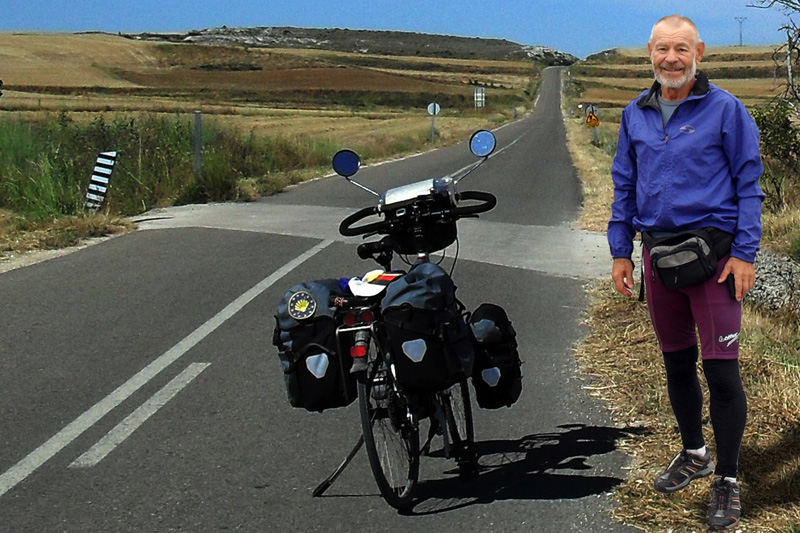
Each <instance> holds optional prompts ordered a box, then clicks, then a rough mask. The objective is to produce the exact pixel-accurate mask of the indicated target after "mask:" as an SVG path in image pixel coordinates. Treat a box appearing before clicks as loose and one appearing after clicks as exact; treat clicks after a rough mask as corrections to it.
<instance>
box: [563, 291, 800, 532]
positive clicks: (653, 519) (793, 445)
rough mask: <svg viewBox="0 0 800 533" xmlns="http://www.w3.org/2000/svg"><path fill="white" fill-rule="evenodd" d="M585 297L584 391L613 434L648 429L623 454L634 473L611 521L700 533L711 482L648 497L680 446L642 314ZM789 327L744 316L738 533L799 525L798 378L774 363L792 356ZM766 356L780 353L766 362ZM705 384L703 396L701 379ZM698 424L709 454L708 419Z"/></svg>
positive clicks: (618, 302) (597, 296) (604, 294)
mask: <svg viewBox="0 0 800 533" xmlns="http://www.w3.org/2000/svg"><path fill="white" fill-rule="evenodd" d="M590 297H591V302H592V304H591V306H590V310H589V314H588V316H587V318H586V324H587V326H588V327H589V330H590V332H591V333H590V334H589V335H588V337H587V338H586V339H585V340H584V342H583V343H582V344H581V345H580V346H579V347H578V349H577V357H578V360H579V362H580V363H581V365H582V368H583V370H584V373H585V374H586V375H587V376H588V379H589V380H590V382H591V384H590V386H589V387H587V388H589V389H590V390H591V391H592V392H593V394H595V395H596V396H598V397H600V398H602V399H603V400H604V401H605V402H606V403H607V404H608V405H609V408H610V410H611V412H612V416H613V417H614V419H615V421H616V422H617V423H618V424H620V425H621V426H635V427H640V428H644V429H646V433H645V434H643V435H641V436H635V437H631V438H630V439H628V440H627V441H625V442H623V443H621V445H620V446H621V448H622V449H623V450H624V451H625V452H626V453H627V454H628V455H630V456H631V458H632V465H631V467H630V473H629V475H628V478H627V479H626V481H625V482H624V483H623V485H622V486H621V487H620V489H619V490H618V492H617V494H616V499H617V502H618V508H617V509H616V510H615V515H616V516H617V518H619V519H621V520H622V521H624V522H626V523H629V524H632V525H635V526H637V527H641V528H643V529H645V530H646V531H665V530H673V531H692V530H697V529H698V528H699V526H700V525H702V524H703V523H704V520H705V511H706V509H707V507H708V498H709V487H708V483H707V482H705V481H701V482H696V483H693V484H692V485H690V486H689V487H688V488H687V489H685V490H683V491H681V492H680V493H677V494H674V495H670V496H664V495H661V494H659V493H656V492H655V491H654V490H653V488H652V482H653V479H654V478H655V476H657V475H658V474H659V473H661V471H662V470H663V469H664V467H665V465H666V464H667V463H668V462H669V460H670V459H671V458H672V455H673V454H674V453H675V451H676V450H678V449H680V446H681V444H680V436H679V434H678V431H677V427H676V426H675V421H674V418H673V416H672V412H671V410H670V407H669V401H668V399H667V398H666V394H665V390H666V382H665V379H664V371H663V365H662V361H661V357H660V352H659V351H658V348H657V344H656V339H655V335H654V333H653V331H652V328H651V326H650V321H649V317H648V314H647V306H646V305H645V304H643V303H639V302H638V301H636V300H628V299H624V298H622V297H620V296H618V295H616V294H615V293H614V291H613V288H611V285H610V283H608V282H601V283H599V284H597V285H596V286H595V287H593V288H592V290H591V292H590ZM787 324H788V323H787V322H786V320H785V319H784V320H781V319H780V318H779V319H776V318H775V317H774V316H769V315H765V314H762V313H760V312H759V311H756V310H754V309H750V308H748V309H747V310H746V313H745V319H744V323H743V328H742V348H741V354H740V361H741V367H742V380H743V382H744V386H745V390H746V391H747V396H748V405H749V409H748V411H749V419H748V425H747V429H746V431H745V436H744V440H743V443H742V452H741V457H740V476H739V479H740V481H741V485H742V506H743V509H744V511H743V517H742V528H741V529H742V530H744V531H768V532H778V531H782V532H785V531H788V530H789V528H790V527H792V526H797V525H798V524H800V390H798V387H797V383H798V380H800V369H798V368H797V367H791V366H786V365H784V364H781V363H779V362H777V361H776V357H775V355H776V353H781V352H792V351H793V352H794V353H796V350H797V346H796V342H797V340H796V330H795V328H793V327H790V326H788V325H787ZM768 346H769V347H771V350H772V352H776V353H767V350H766V347H768ZM701 374H702V373H701ZM701 382H702V383H703V386H704V388H705V384H704V382H703V379H702V376H701ZM707 404H708V398H707V393H706V405H707ZM704 421H705V428H704V432H705V436H706V441H707V442H708V443H710V444H709V447H710V448H711V450H712V453H713V442H714V439H713V432H712V430H711V427H710V422H709V421H708V413H707V412H706V414H705V418H704Z"/></svg>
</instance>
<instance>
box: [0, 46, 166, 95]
mask: <svg viewBox="0 0 800 533" xmlns="http://www.w3.org/2000/svg"><path fill="white" fill-rule="evenodd" d="M157 64H158V55H157V50H156V47H155V46H154V45H153V44H151V43H142V42H134V41H130V40H128V39H123V38H120V37H114V36H110V35H99V34H98V35H71V34H40V33H39V34H18V33H0V65H3V82H4V83H5V84H6V85H41V86H53V85H56V86H62V87H91V86H97V87H132V86H134V84H133V83H131V82H130V81H126V80H122V79H119V78H118V77H116V76H115V75H114V74H113V72H112V71H111V69H112V68H122V69H146V68H153V67H155V66H156V65H157ZM4 98H5V96H4Z"/></svg>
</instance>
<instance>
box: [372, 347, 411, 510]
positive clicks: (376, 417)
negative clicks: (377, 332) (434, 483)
mask: <svg viewBox="0 0 800 533" xmlns="http://www.w3.org/2000/svg"><path fill="white" fill-rule="evenodd" d="M373 342H374V341H373ZM374 349H375V348H374V347H372V348H371V350H374ZM393 385H394V384H393V380H392V377H391V373H390V371H389V366H388V364H387V363H386V361H385V360H384V359H383V357H382V356H381V355H378V356H377V357H376V358H375V359H373V362H372V363H371V367H370V368H369V369H368V371H367V372H366V376H364V377H363V379H360V380H359V382H358V404H359V412H360V414H361V427H362V430H363V432H364V446H365V448H366V450H367V457H369V465H370V468H371V469H372V475H373V476H374V477H375V481H376V482H377V483H378V489H379V490H380V492H381V495H382V496H383V498H384V500H386V502H387V503H388V504H389V505H391V506H392V507H394V508H395V509H402V508H404V507H408V506H409V505H410V503H411V498H412V495H413V492H414V488H415V487H416V485H417V480H418V479H419V428H418V427H417V426H416V425H415V424H413V423H412V422H411V420H409V418H408V416H407V413H408V406H407V404H406V401H405V398H404V397H403V396H402V395H400V394H398V393H397V391H396V390H395V387H394V386H393Z"/></svg>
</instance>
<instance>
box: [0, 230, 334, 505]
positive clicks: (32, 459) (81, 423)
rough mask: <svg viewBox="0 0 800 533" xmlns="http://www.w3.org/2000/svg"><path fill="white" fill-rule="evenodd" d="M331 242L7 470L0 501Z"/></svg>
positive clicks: (228, 310)
mask: <svg viewBox="0 0 800 533" xmlns="http://www.w3.org/2000/svg"><path fill="white" fill-rule="evenodd" d="M333 242H334V241H333V240H330V239H326V240H324V241H322V242H320V243H319V244H317V245H316V246H314V247H313V248H311V249H309V250H308V251H306V252H305V253H303V254H301V255H299V256H297V257H296V258H294V259H293V260H291V261H289V262H288V263H286V264H285V265H283V266H282V267H281V268H279V269H278V270H276V271H275V272H273V273H272V274H270V275H269V276H267V277H266V278H264V279H263V280H261V281H260V282H259V283H257V284H256V285H254V286H253V287H252V288H250V289H249V290H248V291H247V292H245V293H244V294H242V295H241V296H239V297H238V298H236V299H235V300H234V301H233V302H231V303H229V304H228V305H227V306H226V307H225V308H224V309H222V311H220V312H219V313H217V314H216V315H215V316H213V317H212V318H210V319H209V320H208V321H206V322H205V323H204V324H202V325H201V326H200V327H198V328H197V329H196V330H194V331H193V332H192V333H190V334H189V335H188V336H186V337H185V338H184V339H183V340H181V341H180V342H178V344H176V345H175V346H173V347H172V348H170V349H169V350H167V351H166V352H164V354H162V355H161V356H159V357H158V358H157V359H155V360H154V361H153V362H151V363H150V364H149V365H147V366H146V367H144V368H143V369H142V370H140V371H139V372H138V373H137V374H136V375H134V376H133V377H131V378H130V379H129V380H128V381H126V382H125V383H123V384H122V385H121V386H120V387H119V388H117V389H116V390H115V391H113V392H112V393H111V394H109V395H108V396H106V397H105V398H104V399H102V400H100V401H99V402H98V403H96V404H95V405H94V406H92V407H91V408H89V410H87V411H86V412H84V413H83V414H82V415H80V416H79V417H78V418H76V419H75V420H73V421H72V422H70V423H69V424H68V425H67V426H65V427H64V428H63V429H62V430H61V431H59V432H58V433H56V434H55V435H54V436H52V437H51V438H50V439H49V440H48V441H47V442H45V443H44V444H42V445H41V446H39V447H38V448H36V449H35V450H34V451H32V452H31V453H30V454H28V455H27V456H26V457H25V458H23V459H22V460H21V461H19V462H18V463H17V464H16V465H14V466H12V467H11V468H9V469H8V470H7V471H6V472H4V473H3V474H2V475H0V497H2V496H3V495H4V494H5V493H6V492H8V491H9V490H11V489H12V488H14V487H15V486H16V485H17V484H18V483H20V482H21V481H23V480H24V479H25V478H27V477H28V476H29V475H31V474H32V473H33V472H34V471H36V470H37V469H38V468H39V467H40V466H42V465H43V464H44V463H45V462H47V461H48V460H50V459H51V458H52V457H53V456H54V455H56V454H57V453H59V452H60V451H61V450H63V449H64V448H65V447H67V446H68V445H69V444H70V443H71V442H72V441H74V440H75V439H77V438H78V437H79V436H80V435H81V434H83V432H84V431H86V430H87V429H89V428H90V427H91V426H93V425H94V424H95V423H96V422H98V421H99V420H100V419H101V418H103V417H104V416H105V415H107V414H108V413H109V412H110V411H111V410H112V409H114V408H115V407H117V406H118V405H119V404H121V403H122V402H123V401H125V400H126V399H127V398H129V397H130V396H131V395H132V394H133V393H135V392H136V391H137V390H139V389H140V388H141V387H143V386H144V385H146V384H147V383H148V382H149V381H150V380H151V379H153V378H154V377H155V376H157V375H158V374H159V372H161V371H162V370H164V369H165V368H167V367H168V366H169V365H170V364H172V363H174V362H175V361H176V360H178V359H179V358H180V357H181V356H182V355H183V354H185V353H186V352H188V351H189V350H190V349H192V348H193V347H194V346H195V345H197V344H198V343H199V342H200V341H202V340H203V339H205V338H206V337H207V336H208V335H210V334H211V333H212V332H214V330H216V329H217V328H218V327H220V326H221V325H222V324H223V323H224V322H225V321H226V320H228V319H229V318H231V317H232V316H233V315H235V314H236V313H238V312H239V311H240V310H241V309H242V308H243V307H244V306H245V305H247V304H248V303H250V302H251V301H252V300H254V299H255V298H256V297H257V296H258V295H260V294H261V293H262V292H264V291H265V290H267V289H268V288H269V287H271V286H272V285H274V284H275V283H276V282H277V281H279V280H280V279H282V278H283V277H284V276H286V275H287V274H289V273H290V272H292V270H294V269H295V268H297V267H298V266H299V265H301V264H302V263H304V262H305V261H307V260H308V259H310V258H312V257H314V256H315V255H316V254H317V253H319V252H321V251H322V250H324V249H325V248H327V247H328V246H330V245H331V244H333Z"/></svg>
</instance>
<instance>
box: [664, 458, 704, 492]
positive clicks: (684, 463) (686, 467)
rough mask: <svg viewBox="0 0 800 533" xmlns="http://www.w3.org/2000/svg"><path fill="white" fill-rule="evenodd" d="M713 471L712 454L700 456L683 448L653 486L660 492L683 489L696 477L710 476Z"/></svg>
mask: <svg viewBox="0 0 800 533" xmlns="http://www.w3.org/2000/svg"><path fill="white" fill-rule="evenodd" d="M713 472H714V463H713V462H712V461H711V454H709V453H708V452H706V454H705V455H704V456H703V457H698V456H696V455H693V454H691V453H688V452H687V451H686V450H681V452H680V453H679V454H678V455H676V456H675V458H674V459H673V460H672V462H671V463H670V464H669V466H668V467H667V469H666V470H665V471H664V473H663V474H661V475H660V476H658V477H657V478H656V480H655V482H654V483H653V486H654V487H655V489H656V490H657V491H658V492H665V493H668V494H669V493H671V492H675V491H677V490H681V489H682V488H684V487H685V486H686V485H688V484H689V483H691V482H692V481H693V480H695V479H698V478H701V477H706V476H710V475H711V474H712V473H713Z"/></svg>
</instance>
